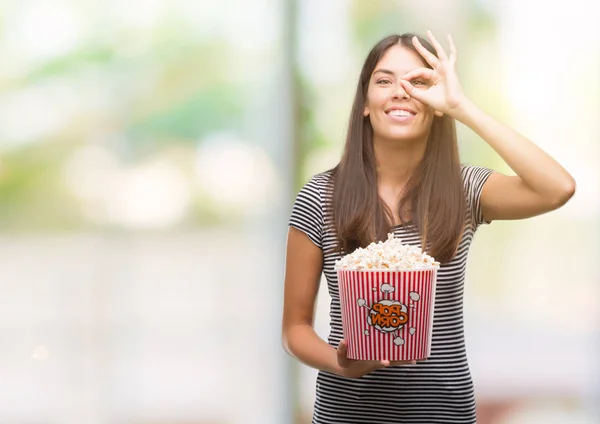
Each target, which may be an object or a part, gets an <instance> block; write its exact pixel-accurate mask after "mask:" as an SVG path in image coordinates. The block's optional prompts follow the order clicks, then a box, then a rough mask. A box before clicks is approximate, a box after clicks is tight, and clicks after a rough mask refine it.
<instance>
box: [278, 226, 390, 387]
mask: <svg viewBox="0 0 600 424" xmlns="http://www.w3.org/2000/svg"><path fill="white" fill-rule="evenodd" d="M322 269H323V252H322V251H321V249H320V248H319V247H317V246H315V245H314V244H313V242H312V241H311V240H310V238H309V237H308V236H307V235H306V234H304V233H303V232H302V231H300V230H297V229H296V228H294V227H291V228H290V230H289V232H288V240H287V251H286V266H285V289H284V299H283V323H282V341H283V346H284V348H285V350H286V351H287V352H288V353H289V354H290V355H292V356H294V357H296V358H297V359H298V360H300V361H301V362H302V363H304V364H306V365H308V366H310V367H313V368H316V369H319V370H323V371H327V372H330V373H333V374H338V375H341V376H343V377H350V378H355V377H361V376H363V375H365V374H367V373H369V372H371V371H374V370H376V369H378V368H383V367H386V366H388V365H390V363H389V362H388V361H381V362H379V361H355V360H350V359H348V358H346V353H347V345H346V342H345V341H342V342H341V343H340V345H339V347H338V349H335V348H334V347H333V346H331V345H330V344H329V343H327V342H325V341H324V340H323V339H321V338H320V337H319V336H318V335H317V333H316V332H315V330H314V327H313V321H314V312H315V310H314V309H315V300H316V297H317V292H318V288H319V282H320V277H321V271H322ZM395 364H396V363H394V365H395Z"/></svg>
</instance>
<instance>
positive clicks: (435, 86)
mask: <svg viewBox="0 0 600 424" xmlns="http://www.w3.org/2000/svg"><path fill="white" fill-rule="evenodd" d="M427 38H429V41H430V42H431V44H432V45H433V47H434V48H435V51H436V52H437V57H436V56H435V55H434V54H432V53H431V52H430V51H429V50H427V49H426V48H425V47H423V45H422V44H421V43H420V42H419V40H418V38H417V37H414V38H413V40H412V42H413V45H414V46H415V48H416V49H417V51H418V52H419V54H420V55H421V56H422V57H423V59H425V61H426V62H427V63H429V65H431V67H432V68H433V69H429V68H418V69H414V70H412V71H410V72H408V73H406V74H405V75H403V76H402V79H401V84H402V86H403V88H404V90H405V91H406V92H407V93H408V94H409V95H410V96H411V97H413V98H415V99H416V100H418V101H420V102H423V103H425V104H427V105H429V106H431V107H432V108H433V109H435V110H436V111H437V112H441V113H446V114H451V113H452V110H454V109H456V108H457V107H458V106H460V104H461V102H463V101H464V100H465V95H464V94H463V91H462V87H461V85H460V82H459V80H458V75H457V74H456V57H457V52H456V46H455V45H454V41H452V37H451V36H450V35H448V44H449V45H450V57H448V56H447V55H446V52H445V51H444V49H443V47H442V46H441V44H440V43H439V42H438V41H437V40H436V38H435V37H434V36H433V34H432V33H431V31H427ZM419 83H420V84H419Z"/></svg>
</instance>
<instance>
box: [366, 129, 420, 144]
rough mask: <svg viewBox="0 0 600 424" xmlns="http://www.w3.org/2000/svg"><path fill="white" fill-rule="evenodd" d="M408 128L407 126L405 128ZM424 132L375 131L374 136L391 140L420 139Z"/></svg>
mask: <svg viewBox="0 0 600 424" xmlns="http://www.w3.org/2000/svg"><path fill="white" fill-rule="evenodd" d="M407 129H408V128H407ZM423 136H424V134H423V133H422V132H418V131H410V130H409V131H386V132H384V133H375V137H377V138H380V139H383V140H392V141H413V140H417V139H422V138H423Z"/></svg>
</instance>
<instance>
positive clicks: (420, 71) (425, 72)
mask: <svg viewBox="0 0 600 424" xmlns="http://www.w3.org/2000/svg"><path fill="white" fill-rule="evenodd" d="M415 78H425V79H428V80H430V79H432V78H433V69H429V68H417V69H413V70H412V71H409V72H407V73H406V74H404V75H402V79H404V80H408V81H410V80H413V79H415Z"/></svg>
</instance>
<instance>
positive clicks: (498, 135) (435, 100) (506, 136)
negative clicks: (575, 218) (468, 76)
mask: <svg viewBox="0 0 600 424" xmlns="http://www.w3.org/2000/svg"><path fill="white" fill-rule="evenodd" d="M427 37H428V38H429V41H430V42H431V44H432V45H433V47H434V48H435V50H436V53H437V56H436V55H434V54H432V53H431V52H429V51H428V50H427V49H425V48H424V47H423V46H422V45H421V43H420V42H419V41H418V39H417V38H415V39H414V40H413V44H414V46H415V48H416V49H417V51H418V52H419V53H420V54H421V56H423V58H424V59H425V60H426V61H427V63H428V64H429V65H430V66H431V69H428V68H419V69H415V70H413V71H411V72H408V73H407V74H406V75H404V76H403V79H404V80H405V81H403V82H402V85H403V87H404V89H405V90H406V91H407V92H408V93H409V94H410V95H411V96H412V97H414V98H416V99H417V100H420V101H422V102H424V103H426V104H428V105H429V106H431V107H432V108H433V109H434V110H435V111H437V112H441V113H446V114H448V115H450V116H451V117H453V118H455V119H456V120H457V121H459V122H462V123H463V124H465V125H466V126H468V127H469V128H471V129H472V130H473V131H475V133H477V134H478V135H479V136H480V137H481V138H482V139H483V140H485V141H486V142H487V143H488V144H489V145H490V146H491V147H492V149H494V150H495V151H496V153H498V155H500V157H501V158H502V159H504V161H505V162H506V163H507V164H508V166H510V168H511V169H512V170H513V171H514V172H515V173H516V174H517V175H516V176H507V175H502V174H499V173H494V174H492V175H490V177H489V178H488V179H487V181H486V183H485V185H484V186H483V190H482V193H481V208H482V213H483V217H484V219H485V220H487V221H492V220H501V219H521V218H528V217H532V216H535V215H540V214H542V213H545V212H549V211H551V210H553V209H557V208H559V207H560V206H562V205H564V204H565V203H566V202H567V201H568V200H569V199H570V198H571V196H573V194H574V193H575V180H574V179H573V177H571V175H569V173H568V172H567V171H565V169H564V168H563V167H562V166H560V165H559V164H558V163H557V162H556V161H555V160H554V159H552V157H550V155H548V154H547V153H546V152H544V151H543V150H542V149H540V148H539V147H538V146H536V145H535V144H533V143H532V142H531V141H529V140H528V139H526V138H525V137H523V136H522V135H520V134H519V133H517V132H516V131H514V130H512V129H510V128H508V127H507V126H505V125H503V124H501V123H499V122H498V121H496V120H495V119H494V118H492V117H491V116H489V115H488V114H486V113H485V112H483V111H482V110H481V109H479V108H478V107H477V106H476V105H475V104H474V103H473V102H471V101H470V100H469V99H467V97H466V96H465V95H464V94H463V91H462V88H461V85H460V82H459V80H458V76H457V75H456V69H455V67H456V60H457V51H456V47H455V46H454V42H453V41H452V37H450V36H448V43H449V45H450V56H447V55H446V52H445V51H444V49H443V48H442V46H441V44H440V43H439V42H438V41H437V40H436V39H435V37H434V36H433V34H431V32H429V31H428V33H427ZM416 77H422V78H425V79H427V80H429V84H428V85H427V87H426V89H418V88H415V87H413V85H412V84H411V83H410V80H411V79H414V78H416Z"/></svg>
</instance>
